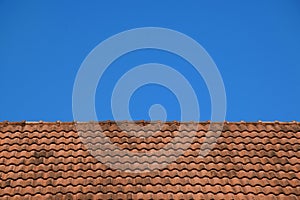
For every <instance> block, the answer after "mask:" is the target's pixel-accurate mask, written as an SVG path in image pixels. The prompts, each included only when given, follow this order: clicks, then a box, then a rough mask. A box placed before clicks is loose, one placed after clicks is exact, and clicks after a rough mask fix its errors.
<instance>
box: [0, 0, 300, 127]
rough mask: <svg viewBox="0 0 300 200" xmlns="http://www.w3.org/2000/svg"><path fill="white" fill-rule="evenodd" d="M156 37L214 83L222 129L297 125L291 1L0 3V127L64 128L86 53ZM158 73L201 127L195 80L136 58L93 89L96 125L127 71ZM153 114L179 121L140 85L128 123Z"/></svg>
mask: <svg viewBox="0 0 300 200" xmlns="http://www.w3.org/2000/svg"><path fill="white" fill-rule="evenodd" d="M148 26H151V27H165V28H169V29H173V30H176V31H180V32H182V33H184V34H186V35H188V36H190V37H192V38H193V39H195V40H196V41H197V42H199V43H200V44H201V45H202V46H203V47H204V48H205V49H206V51H207V52H208V53H209V54H210V56H211V57H212V58H213V60H214V62H215V63H216V65H217V66H218V69H219V71H220V73H221V75H222V77H223V81H224V84H225V88H226V95H227V115H226V120H228V121H240V120H245V121H257V120H264V121H273V120H280V121H291V120H297V121H300V104H299V102H300V90H299V89H300V78H299V74H300V3H299V1H296V0H294V1H293V0H291V1H284V0H282V1H247V2H246V1H243V2H242V1H205V2H204V1H180V2H177V1H130V2H129V1H107V2H106V3H102V2H101V1H88V3H87V1H26V2H25V1H10V0H7V1H5V0H1V1H0V75H1V79H0V89H1V98H0V121H3V120H9V121H20V120H28V121H38V120H44V121H56V120H61V121H72V120H73V116H72V90H73V83H74V81H75V78H76V74H77V71H78V69H79V68H80V65H81V63H82V61H83V60H84V59H85V57H86V56H87V55H88V53H89V52H90V51H91V50H92V49H93V48H95V47H96V46H97V45H98V44H99V43H100V42H101V41H103V40H105V39H107V38H108V37H110V36H112V35H114V34H117V33H119V32H122V31H125V30H128V29H133V28H138V27H148ZM148 62H157V63H163V64H166V65H169V66H172V67H174V68H175V69H177V70H179V71H180V72H181V73H182V74H183V75H185V76H186V78H187V79H188V80H189V81H190V82H191V84H192V85H193V87H194V90H195V92H196V94H197V96H198V99H199V105H200V111H201V117H200V120H208V119H210V114H211V110H210V106H211V105H210V104H211V103H210V98H209V93H208V90H207V88H206V85H205V83H204V82H203V80H202V78H201V76H200V75H197V74H195V71H193V68H192V66H190V65H189V63H187V62H185V60H183V59H181V58H178V56H176V55H173V54H170V53H167V52H163V51H158V50H143V51H137V52H132V53H129V54H128V55H125V56H122V57H121V58H120V59H118V60H116V61H115V62H114V63H113V64H112V65H111V66H110V68H109V69H108V70H107V72H106V73H105V76H104V77H103V79H101V81H100V82H99V85H98V88H97V94H96V97H95V100H96V110H97V115H98V118H99V120H107V119H113V116H112V113H111V110H110V95H111V92H112V89H113V87H114V84H115V83H116V81H117V80H118V79H119V78H120V77H121V76H122V74H123V73H125V72H126V71H128V70H129V69H130V68H132V67H133V66H136V65H140V64H143V63H148ZM153 104H162V105H164V107H165V109H166V111H167V114H168V118H167V119H168V120H180V108H179V105H178V101H177V100H176V97H175V96H174V94H172V93H171V92H170V91H169V90H168V89H167V88H164V87H160V86H158V85H145V86H144V87H142V88H140V89H139V90H137V91H136V92H135V93H134V95H133V96H132V98H131V101H130V112H131V115H132V117H133V119H145V120H147V119H149V115H148V110H149V107H150V106H151V105H153Z"/></svg>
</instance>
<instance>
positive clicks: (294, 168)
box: [0, 121, 300, 199]
mask: <svg viewBox="0 0 300 200" xmlns="http://www.w3.org/2000/svg"><path fill="white" fill-rule="evenodd" d="M136 123H137V124H138V125H139V126H133V124H134V123H133V122H122V128H120V127H119V126H118V124H116V123H115V122H110V121H108V122H99V123H96V122H93V123H80V126H78V124H76V123H73V122H70V123H67V122H55V123H49V122H38V123H35V122H31V123H30V122H0V199H299V197H300V123H298V122H285V123H283V122H257V123H245V122H238V123H228V122H225V124H224V127H223V131H222V132H221V135H220V136H219V137H218V138H217V139H216V144H215V145H214V146H213V149H212V150H211V151H210V152H209V153H208V154H207V155H206V156H204V157H201V156H200V155H199V150H200V148H204V149H205V148H206V146H207V145H209V144H210V143H212V142H213V141H214V139H215V136H214V135H213V134H211V133H210V132H208V126H209V122H203V123H199V124H197V129H194V127H195V126H192V125H195V123H181V124H180V123H179V122H169V123H165V124H163V125H162V126H159V125H161V124H160V123H159V122H157V124H156V123H154V124H149V123H147V122H136ZM96 124H97V126H96ZM98 125H100V126H99V127H101V129H102V132H103V133H104V134H105V135H106V138H107V139H109V141H110V142H111V143H113V144H114V145H115V147H118V148H119V149H121V150H124V152H122V153H121V154H114V153H113V152H112V151H110V150H111V147H110V146H109V145H108V144H107V143H106V142H103V138H101V137H95V134H97V132H99V131H100V130H99V129H97V127H98ZM179 125H181V126H180V127H179ZM79 127H80V128H79ZM145 127H146V128H145ZM79 129H80V131H78V130H79ZM180 132H181V133H183V134H182V135H180V140H179V141H178V142H176V143H172V140H173V139H174V138H175V136H176V135H178V134H179V133H180ZM205 135H206V140H205ZM83 138H84V140H83ZM83 141H85V142H88V143H89V144H91V145H90V146H88V147H89V148H88V147H87V145H85V144H83ZM204 141H205V142H204ZM189 142H191V144H189ZM206 143H207V144H206ZM186 144H188V146H187V147H188V148H187V149H185V148H184V147H185V145H186ZM168 145H169V146H168ZM162 148H173V149H175V150H178V151H180V150H184V151H183V153H182V154H181V155H179V156H178V155H173V154H172V152H171V151H165V152H163V153H158V154H157V155H156V157H155V160H154V161H153V160H149V157H147V155H146V154H145V153H147V152H159V150H160V149H162ZM89 150H93V152H94V153H91V151H89ZM132 154H137V155H139V156H138V157H133V156H132ZM170 158H174V159H173V160H174V161H173V162H171V163H166V164H165V166H164V167H163V168H161V167H160V166H161V165H162V164H164V163H165V162H166V160H168V159H170ZM106 162H110V164H112V165H113V166H122V167H125V168H126V169H127V171H122V170H119V169H116V168H114V167H109V166H108V165H107V164H105V163H106ZM141 164H149V165H153V166H157V168H156V169H154V170H150V171H146V172H139V173H133V172H131V171H130V170H131V169H136V170H138V169H139V166H140V165H141Z"/></svg>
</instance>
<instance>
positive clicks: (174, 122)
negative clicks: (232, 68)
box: [0, 120, 300, 125]
mask: <svg viewBox="0 0 300 200" xmlns="http://www.w3.org/2000/svg"><path fill="white" fill-rule="evenodd" d="M75 123H83V124H88V123H108V124H109V123H129V124H130V123H146V124H148V123H149V124H150V123H166V124H191V123H198V124H209V123H211V121H210V120H208V121H184V122H181V121H176V120H174V121H165V122H163V121H160V120H158V121H146V120H136V121H128V120H119V121H113V120H106V121H59V120H58V121H42V120H40V121H26V120H23V121H7V120H5V121H2V122H0V124H10V125H24V124H65V125H72V124H75ZM214 123H222V122H214ZM223 123H224V124H300V121H295V120H293V121H278V120H275V121H261V120H258V121H243V120H241V121H224V122H223Z"/></svg>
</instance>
